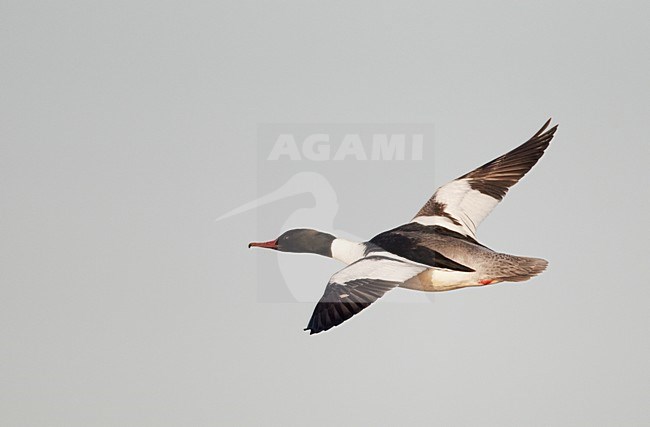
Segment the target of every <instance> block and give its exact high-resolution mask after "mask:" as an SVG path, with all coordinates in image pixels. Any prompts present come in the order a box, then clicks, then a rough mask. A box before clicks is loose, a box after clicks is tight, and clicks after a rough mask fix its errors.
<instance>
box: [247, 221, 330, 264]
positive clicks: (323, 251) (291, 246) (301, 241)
mask: <svg viewBox="0 0 650 427" xmlns="http://www.w3.org/2000/svg"><path fill="white" fill-rule="evenodd" d="M334 239H335V237H334V236H332V235H331V234H328V233H323V232H322V231H317V230H312V229H310V228H296V229H293V230H289V231H287V232H285V233H283V234H282V235H281V236H280V237H278V238H277V239H275V240H270V241H268V242H253V243H249V244H248V247H249V248H250V247H253V246H256V247H259V248H269V249H275V250H276V251H281V252H298V253H312V254H318V255H323V256H327V257H331V256H332V242H333V241H334Z"/></svg>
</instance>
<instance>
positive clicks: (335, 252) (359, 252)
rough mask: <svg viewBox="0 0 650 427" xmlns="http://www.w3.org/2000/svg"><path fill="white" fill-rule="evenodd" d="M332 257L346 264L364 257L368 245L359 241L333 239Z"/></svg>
mask: <svg viewBox="0 0 650 427" xmlns="http://www.w3.org/2000/svg"><path fill="white" fill-rule="evenodd" d="M331 249H332V258H334V259H336V260H339V261H341V262H343V263H345V264H352V263H353V262H355V261H357V260H359V259H361V258H363V257H364V255H365V252H366V245H365V244H364V243H359V242H351V241H350V240H345V239H340V238H336V239H334V240H333V241H332V247H331Z"/></svg>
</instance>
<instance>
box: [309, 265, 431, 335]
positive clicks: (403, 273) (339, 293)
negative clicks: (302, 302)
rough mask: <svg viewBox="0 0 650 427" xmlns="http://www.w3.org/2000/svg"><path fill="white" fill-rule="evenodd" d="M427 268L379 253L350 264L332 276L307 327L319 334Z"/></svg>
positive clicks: (311, 331) (311, 332)
mask: <svg viewBox="0 0 650 427" xmlns="http://www.w3.org/2000/svg"><path fill="white" fill-rule="evenodd" d="M427 268H428V267H427V266H422V265H418V264H412V263H409V262H408V261H402V260H398V259H394V258H390V257H387V256H380V255H371V256H368V257H366V258H362V259H360V260H358V261H356V262H354V263H352V264H350V265H349V266H347V267H345V268H344V269H342V270H340V271H339V272H338V273H336V274H334V275H333V276H332V277H331V279H330V281H329V283H328V284H327V287H326V288H325V293H324V294H323V297H322V298H321V299H320V301H319V302H318V303H317V304H316V308H315V309H314V313H313V314H312V316H311V319H310V320H309V324H308V325H307V327H306V328H305V330H309V331H310V334H317V333H319V332H323V331H326V330H328V329H330V328H332V327H334V326H338V325H340V324H341V323H343V322H345V321H346V320H348V319H349V318H351V317H352V316H354V315H355V314H357V313H359V312H360V311H361V310H363V309H365V308H366V307H368V306H369V305H370V304H372V303H373V302H375V301H377V299H379V298H381V297H382V296H383V295H384V294H385V293H386V292H388V291H390V290H391V289H393V288H395V287H397V286H399V285H400V284H401V283H404V282H405V281H407V280H408V279H410V278H412V277H414V276H416V275H418V274H420V273H421V272H423V271H425V270H427Z"/></svg>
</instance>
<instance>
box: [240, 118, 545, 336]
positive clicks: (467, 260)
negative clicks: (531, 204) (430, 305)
mask: <svg viewBox="0 0 650 427" xmlns="http://www.w3.org/2000/svg"><path fill="white" fill-rule="evenodd" d="M550 123H551V120H550V119H549V120H548V121H547V122H546V123H545V124H544V126H542V128H541V129H540V130H539V131H537V133H535V135H533V136H532V137H531V138H530V139H529V140H528V141H526V142H524V143H523V144H521V145H520V146H519V147H517V148H515V149H513V150H511V151H509V152H508V153H506V154H504V155H502V156H500V157H497V158H496V159H494V160H492V161H491V162H488V163H486V164H484V165H483V166H480V167H478V168H476V169H474V170H473V171H471V172H469V173H466V174H465V175H463V176H461V177H459V178H456V179H455V180H453V181H451V182H449V183H447V184H445V185H443V186H442V187H440V188H438V189H437V190H436V192H435V193H434V194H433V196H431V198H430V199H429V200H428V201H427V202H426V203H425V204H424V206H423V207H422V208H421V209H420V210H419V211H418V212H417V214H416V215H415V217H414V218H413V219H412V220H411V222H409V223H407V224H404V225H401V226H399V227H397V228H394V229H392V230H388V231H384V232H383V233H380V234H378V235H376V236H375V237H373V238H372V239H370V240H369V241H367V242H353V241H349V240H346V239H342V238H337V237H335V236H333V235H331V234H329V233H325V232H322V231H317V230H313V229H293V230H289V231H287V232H285V233H283V234H282V235H281V236H280V237H278V238H277V239H275V240H271V241H268V242H259V243H256V242H254V243H250V244H249V245H248V247H249V248H250V247H261V248H269V249H274V250H277V251H281V252H294V253H295V252H297V253H314V254H318V255H322V256H326V257H330V258H334V259H337V260H339V261H342V262H344V263H345V264H346V265H347V266H346V267H345V268H343V269H342V270H340V271H338V272H337V273H335V274H334V275H333V276H332V277H331V278H330V280H329V282H328V283H327V286H326V288H325V293H324V294H323V296H322V298H321V299H320V301H319V302H318V303H317V304H316V308H315V309H314V313H313V314H312V316H311V319H310V320H309V323H308V325H307V327H306V328H305V330H309V331H310V334H316V333H319V332H323V331H327V330H328V329H330V328H332V327H334V326H338V325H340V324H341V323H343V322H345V321H346V320H348V319H350V318H351V317H352V316H354V315H356V314H357V313H359V312H361V311H362V310H364V309H365V308H366V307H368V306H369V305H370V304H372V303H373V302H375V301H377V299H379V298H381V297H382V296H383V295H384V294H385V293H386V292H388V291H390V290H391V289H394V288H396V287H402V288H407V289H413V290H418V291H425V292H437V291H448V290H452V289H459V288H465V287H469V286H485V285H491V284H495V283H499V282H522V281H525V280H528V279H530V278H531V277H533V276H536V275H537V274H539V273H541V272H542V271H544V269H545V268H546V266H547V265H548V262H547V261H546V260H544V259H541V258H529V257H521V256H515V255H509V254H505V253H500V252H496V251H493V250H492V249H490V248H488V247H487V246H485V245H483V244H481V243H479V242H478V241H477V239H476V228H477V227H478V226H479V224H480V223H481V221H483V219H485V217H486V216H487V215H488V214H489V213H490V212H491V211H492V209H494V208H495V207H496V205H497V204H498V203H499V202H500V201H501V200H502V199H503V197H504V196H505V195H506V193H507V192H508V190H509V189H510V187H512V186H513V185H515V184H516V183H517V182H518V181H519V180H520V179H521V178H522V177H523V176H524V175H525V174H526V173H527V172H528V171H529V170H530V169H531V168H532V167H533V166H534V165H535V164H536V163H537V161H538V160H539V159H540V158H541V157H542V155H543V154H544V150H546V148H547V147H548V146H549V144H550V142H551V140H552V139H553V135H554V134H555V131H556V130H557V125H555V126H553V127H551V128H550V129H549V125H550Z"/></svg>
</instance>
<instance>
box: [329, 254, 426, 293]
mask: <svg viewBox="0 0 650 427" xmlns="http://www.w3.org/2000/svg"><path fill="white" fill-rule="evenodd" d="M395 257H396V255H395ZM427 268H429V267H428V266H426V265H419V264H413V263H410V262H404V261H400V260H397V259H391V258H387V257H385V256H378V255H376V254H373V255H370V256H368V257H367V258H363V259H361V260H359V261H357V262H355V263H353V264H350V265H349V266H347V267H346V268H344V269H343V270H340V271H339V272H338V273H335V274H334V275H333V276H332V278H331V279H330V283H338V284H340V285H345V284H346V283H347V282H349V281H352V280H357V279H369V280H384V281H389V282H397V283H402V282H405V281H407V280H408V279H410V278H411V277H413V276H415V275H417V274H420V273H421V272H423V271H424V270H426V269H427Z"/></svg>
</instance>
